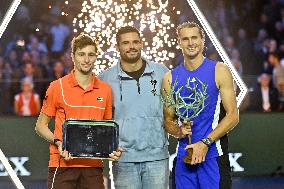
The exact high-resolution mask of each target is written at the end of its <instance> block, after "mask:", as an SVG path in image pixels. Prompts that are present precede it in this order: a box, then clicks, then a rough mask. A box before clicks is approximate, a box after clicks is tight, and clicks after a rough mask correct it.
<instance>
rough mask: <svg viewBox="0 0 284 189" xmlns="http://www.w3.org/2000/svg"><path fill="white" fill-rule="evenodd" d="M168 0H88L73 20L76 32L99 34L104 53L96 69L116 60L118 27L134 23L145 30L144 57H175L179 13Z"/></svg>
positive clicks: (154, 58)
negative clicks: (115, 46)
mask: <svg viewBox="0 0 284 189" xmlns="http://www.w3.org/2000/svg"><path fill="white" fill-rule="evenodd" d="M178 14H179V11H177V10H176V8H175V7H171V8H169V7H168V0H167V1H166V2H164V3H163V2H162V1H161V0H155V2H154V0H147V1H145V0H144V1H143V0H135V1H134V0H107V1H106V0H90V1H84V2H83V4H82V9H81V12H80V13H79V14H78V15H77V17H76V18H74V20H73V26H74V32H79V30H80V31H84V32H87V33H89V34H90V35H91V36H93V37H96V39H97V40H98V45H99V48H100V55H99V56H98V60H97V63H96V67H95V72H96V73H99V72H100V71H102V70H104V69H106V68H108V67H110V66H112V65H113V64H115V63H116V60H117V58H118V52H117V51H116V49H115V48H114V45H115V43H116V39H115V34H116V32H117V31H118V28H120V27H122V26H126V25H130V26H134V27H136V28H138V29H139V30H140V31H141V38H142V41H143V43H144V49H143V53H142V54H143V56H145V57H147V58H149V59H152V60H154V61H156V62H159V63H164V62H165V61H169V60H171V59H173V58H174V57H175V50H176V47H177V41H176V38H175V36H171V35H170V34H175V27H176V26H175V25H174V24H172V23H173V21H172V20H171V19H172V16H171V15H174V16H176V15H178Z"/></svg>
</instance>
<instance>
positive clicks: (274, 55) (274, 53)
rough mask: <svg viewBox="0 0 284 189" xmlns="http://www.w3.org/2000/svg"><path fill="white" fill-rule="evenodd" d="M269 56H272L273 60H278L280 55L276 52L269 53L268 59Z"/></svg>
mask: <svg viewBox="0 0 284 189" xmlns="http://www.w3.org/2000/svg"><path fill="white" fill-rule="evenodd" d="M269 56H273V57H274V58H276V59H277V60H280V55H279V53H277V52H270V53H269V54H268V57H269Z"/></svg>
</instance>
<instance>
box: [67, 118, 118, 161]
mask: <svg viewBox="0 0 284 189" xmlns="http://www.w3.org/2000/svg"><path fill="white" fill-rule="evenodd" d="M62 143H63V150H67V151H68V152H69V153H70V154H71V156H72V157H80V158H108V157H109V154H110V153H112V152H113V151H115V150H116V149H117V147H118V125H117V123H116V122H115V121H113V120H75V119H70V120H65V122H64V123H63V136H62Z"/></svg>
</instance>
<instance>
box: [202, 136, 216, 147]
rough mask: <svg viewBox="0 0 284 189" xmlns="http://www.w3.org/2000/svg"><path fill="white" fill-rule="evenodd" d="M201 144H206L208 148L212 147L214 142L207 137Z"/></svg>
mask: <svg viewBox="0 0 284 189" xmlns="http://www.w3.org/2000/svg"><path fill="white" fill-rule="evenodd" d="M201 142H203V143H204V144H206V145H207V146H208V148H209V147H210V145H211V144H212V143H213V142H214V141H213V140H212V139H211V138H209V137H207V138H204V139H202V140H201Z"/></svg>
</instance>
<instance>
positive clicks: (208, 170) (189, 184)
mask: <svg viewBox="0 0 284 189" xmlns="http://www.w3.org/2000/svg"><path fill="white" fill-rule="evenodd" d="M175 182H176V188H177V189H230V188H232V186H231V185H232V180H231V175H230V162H229V157H228V155H223V156H220V157H217V158H211V159H208V160H205V162H203V163H201V164H197V165H189V164H186V163H184V162H183V160H182V158H177V163H176V168H175Z"/></svg>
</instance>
